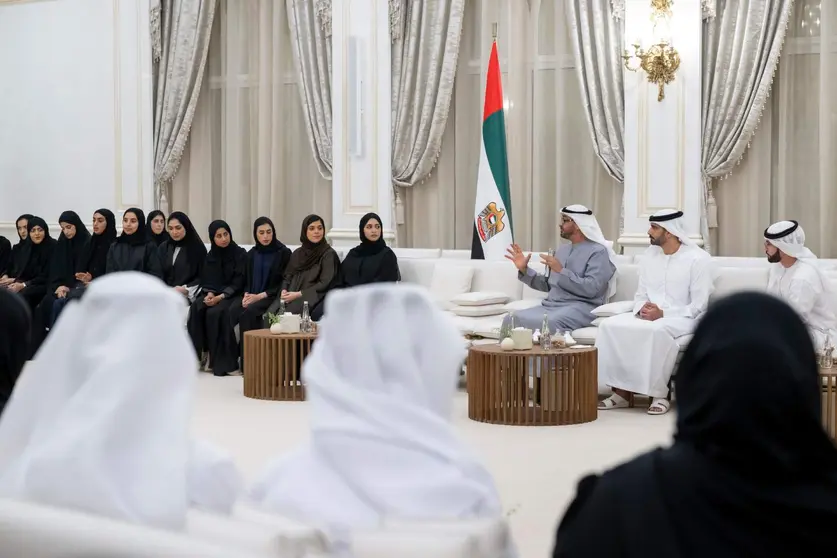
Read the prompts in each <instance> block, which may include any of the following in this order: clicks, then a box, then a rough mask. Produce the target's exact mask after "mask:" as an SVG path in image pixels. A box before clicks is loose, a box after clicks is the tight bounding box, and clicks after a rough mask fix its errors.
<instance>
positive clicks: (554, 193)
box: [398, 0, 622, 250]
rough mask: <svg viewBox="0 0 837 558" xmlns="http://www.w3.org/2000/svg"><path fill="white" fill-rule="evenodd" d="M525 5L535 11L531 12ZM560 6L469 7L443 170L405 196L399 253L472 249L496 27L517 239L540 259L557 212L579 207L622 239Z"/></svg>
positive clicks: (618, 189) (502, 1)
mask: <svg viewBox="0 0 837 558" xmlns="http://www.w3.org/2000/svg"><path fill="white" fill-rule="evenodd" d="M529 4H531V8H530V5H529ZM565 8H566V6H565V2H564V0H531V2H530V3H528V4H527V2H522V1H508V0H468V2H467V3H466V7H465V20H464V24H463V29H462V42H461V46H460V53H459V64H458V68H457V76H456V86H455V91H454V97H453V101H452V103H451V111H450V115H449V118H448V124H447V128H446V130H445V135H444V139H443V140H442V150H441V155H440V157H439V162H438V164H437V166H436V168H435V169H434V171H433V173H432V174H431V176H430V177H429V178H428V179H427V180H426V181H425V182H424V183H421V184H418V185H416V186H414V187H412V188H409V189H408V190H406V191H404V190H402V191H401V196H402V200H404V206H405V219H404V221H405V222H404V224H402V225H401V226H399V230H398V233H399V245H401V246H415V247H442V248H458V249H467V248H470V246H471V234H472V230H473V211H474V196H475V193H476V176H477V167H478V164H479V145H480V144H479V142H480V141H481V139H480V132H481V122H482V101H483V95H484V90H485V71H486V67H487V63H488V53H489V51H490V49H491V41H492V37H491V32H492V24H493V23H494V22H496V23H498V37H497V45H498V48H499V51H500V65H501V68H502V72H503V92H504V95H505V97H506V103H505V105H506V127H507V136H508V149H509V173H510V179H511V190H512V208H513V215H514V226H515V230H514V234H515V240H516V241H517V242H519V243H520V244H521V245H522V246H524V247H525V248H531V249H536V250H543V249H546V248H547V247H549V246H552V245H554V244H555V242H556V239H557V234H556V232H557V229H556V227H557V222H558V218H557V213H558V211H559V210H560V208H561V207H562V206H564V205H568V204H571V203H583V204H585V205H588V206H590V207H591V208H593V210H594V211H595V212H596V214H597V216H598V218H599V222H600V223H601V225H602V228H603V229H604V232H605V234H606V235H607V236H608V238H613V239H615V238H616V236H618V232H619V231H618V227H619V213H620V207H621V200H622V185H621V184H619V183H618V182H617V181H615V180H613V179H612V178H610V176H608V174H607V172H606V170H605V169H604V167H603V166H602V164H601V162H600V161H599V160H598V159H597V157H596V154H595V152H594V151H593V146H592V144H591V142H590V133H589V131H588V125H587V121H586V118H585V116H584V114H585V113H584V107H583V104H582V100H581V89H580V86H579V83H578V76H577V72H576V69H575V62H574V58H573V54H572V53H573V49H572V45H571V43H570V36H569V21H568V19H567V14H566V9H565Z"/></svg>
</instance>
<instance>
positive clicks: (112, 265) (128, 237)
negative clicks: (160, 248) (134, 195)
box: [105, 207, 163, 279]
mask: <svg viewBox="0 0 837 558" xmlns="http://www.w3.org/2000/svg"><path fill="white" fill-rule="evenodd" d="M118 271H140V272H142V273H148V274H149V275H153V276H155V277H159V278H160V279H162V278H163V269H162V265H161V263H160V256H159V255H158V253H157V245H156V244H155V243H154V241H153V240H150V239H149V238H148V233H147V231H146V228H145V214H144V213H143V211H142V210H141V209H138V208H136V207H132V208H130V209H128V210H126V211H125V213H123V214H122V234H120V235H119V237H117V239H116V242H115V243H114V244H113V246H111V248H110V251H109V252H108V261H107V267H106V269H105V273H115V272H118Z"/></svg>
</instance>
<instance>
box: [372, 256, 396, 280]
mask: <svg viewBox="0 0 837 558" xmlns="http://www.w3.org/2000/svg"><path fill="white" fill-rule="evenodd" d="M400 280H401V272H400V271H399V270H398V256H396V255H395V252H393V251H392V250H390V249H389V248H387V249H386V250H385V251H384V256H383V258H382V260H381V267H379V268H378V274H377V276H376V277H375V282H376V283H395V282H396V281H400Z"/></svg>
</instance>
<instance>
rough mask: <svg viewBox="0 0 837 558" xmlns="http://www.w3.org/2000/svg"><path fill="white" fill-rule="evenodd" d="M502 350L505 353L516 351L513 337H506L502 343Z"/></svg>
mask: <svg viewBox="0 0 837 558" xmlns="http://www.w3.org/2000/svg"><path fill="white" fill-rule="evenodd" d="M500 348H501V349H503V350H504V351H513V350H514V341H513V340H512V338H511V337H506V338H505V339H503V340H502V341H500Z"/></svg>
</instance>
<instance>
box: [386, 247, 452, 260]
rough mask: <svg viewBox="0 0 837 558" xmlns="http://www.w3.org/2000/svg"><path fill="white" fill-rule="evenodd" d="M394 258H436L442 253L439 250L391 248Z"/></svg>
mask: <svg viewBox="0 0 837 558" xmlns="http://www.w3.org/2000/svg"><path fill="white" fill-rule="evenodd" d="M392 251H393V252H395V256H396V257H397V258H398V259H399V260H402V259H416V258H426V259H430V258H438V257H439V256H441V254H442V251H441V250H440V249H439V248H393V249H392Z"/></svg>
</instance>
